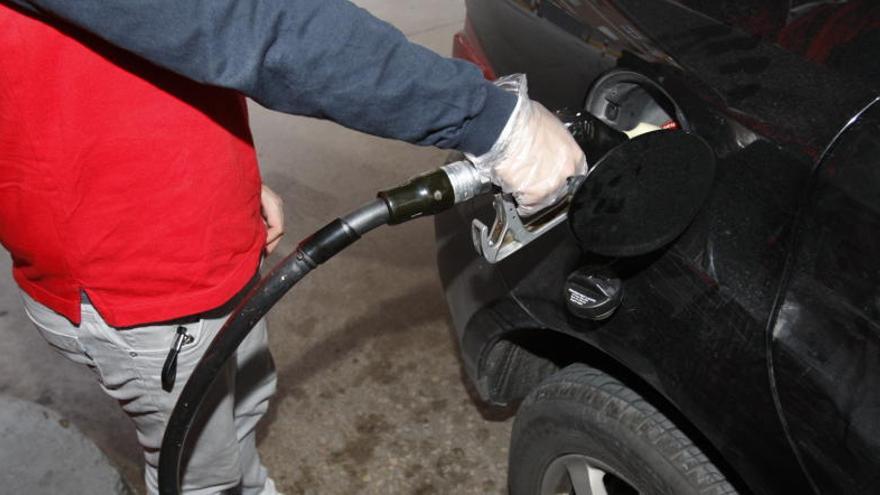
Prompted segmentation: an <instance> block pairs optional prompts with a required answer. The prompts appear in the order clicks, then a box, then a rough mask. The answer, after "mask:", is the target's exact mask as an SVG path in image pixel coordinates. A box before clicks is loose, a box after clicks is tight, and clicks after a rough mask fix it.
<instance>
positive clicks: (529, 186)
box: [466, 74, 587, 216]
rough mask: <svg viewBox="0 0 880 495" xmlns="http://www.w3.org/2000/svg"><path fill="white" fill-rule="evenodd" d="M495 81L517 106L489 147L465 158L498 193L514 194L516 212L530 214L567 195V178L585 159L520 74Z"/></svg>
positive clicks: (584, 170)
mask: <svg viewBox="0 0 880 495" xmlns="http://www.w3.org/2000/svg"><path fill="white" fill-rule="evenodd" d="M495 84H497V85H498V86H499V87H501V88H503V89H505V90H508V91H511V92H514V93H516V94H517V96H518V98H519V99H518V101H517V104H516V108H515V109H514V110H513V114H512V115H511V116H510V120H508V122H507V125H506V126H505V127H504V130H503V131H501V135H500V136H499V137H498V141H496V143H495V144H494V145H493V146H492V149H490V150H489V151H488V152H487V153H485V154H483V155H480V156H474V155H470V154H466V156H467V158H468V159H469V160H470V161H471V162H472V163H473V164H474V166H475V167H476V168H477V170H479V171H480V172H481V173H483V174H484V175H486V176H487V177H488V178H489V179H490V180H491V181H492V182H493V183H494V184H496V185H498V186H500V187H501V189H502V191H504V192H506V193H511V194H513V197H514V199H516V202H517V205H518V206H517V211H518V212H519V214H520V215H521V216H530V215H534V214H535V213H537V212H538V211H540V210H542V209H544V208H547V207H548V206H551V205H553V204H554V203H556V202H557V201H559V200H560V199H561V198H562V197H564V196H565V195H566V193H567V192H568V183H567V179H568V178H569V177H572V176H575V175H583V174H585V173H587V160H586V158H585V157H584V153H583V151H581V148H580V146H578V144H577V143H576V142H575V140H574V138H572V137H571V134H570V133H569V132H568V130H566V128H565V126H563V125H562V122H560V121H559V119H557V118H556V116H554V115H553V114H552V113H550V112H549V111H548V110H547V109H546V108H544V106H543V105H541V104H540V103H538V102H535V101H532V100H531V99H529V96H528V85H527V83H526V76H525V75H524V74H515V75H511V76H506V77H502V78H501V79H498V81H496V82H495Z"/></svg>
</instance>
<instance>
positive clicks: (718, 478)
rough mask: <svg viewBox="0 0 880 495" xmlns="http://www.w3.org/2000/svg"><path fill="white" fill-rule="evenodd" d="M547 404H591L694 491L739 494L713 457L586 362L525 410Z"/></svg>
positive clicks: (551, 381)
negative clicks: (642, 442)
mask: <svg viewBox="0 0 880 495" xmlns="http://www.w3.org/2000/svg"><path fill="white" fill-rule="evenodd" d="M547 401H566V402H576V403H578V404H582V405H585V404H589V405H588V406H585V407H591V408H592V409H593V410H594V411H596V412H598V413H600V414H602V415H604V416H606V417H608V418H611V419H614V420H616V421H618V422H619V424H621V425H623V426H625V427H626V428H627V429H629V430H630V431H632V432H633V433H635V434H636V435H638V436H640V437H642V438H644V439H647V440H648V442H649V443H650V444H651V445H653V446H654V447H655V448H656V449H657V451H659V452H660V453H662V454H663V457H665V458H666V460H667V462H669V463H670V464H671V465H672V466H673V468H674V469H676V470H677V471H678V472H680V473H681V474H682V475H683V476H684V477H685V479H686V480H687V481H688V483H689V484H691V485H692V486H693V487H694V489H695V493H698V494H700V495H736V494H737V493H738V492H737V490H736V489H735V488H734V487H733V486H732V485H731V484H730V483H729V482H728V481H727V479H726V478H725V477H724V475H723V474H722V473H721V472H720V471H719V470H718V468H717V467H716V466H715V465H714V464H713V463H712V462H711V461H710V460H709V458H708V457H706V455H705V454H704V453H703V452H702V451H701V450H700V449H699V448H698V447H697V446H696V445H694V444H693V443H692V442H691V440H690V439H689V438H688V437H687V436H686V435H685V434H684V432H682V431H681V430H679V429H678V428H677V427H676V426H675V425H674V424H673V423H672V422H671V421H670V420H669V419H668V418H667V417H666V416H665V415H664V414H663V413H661V412H660V411H659V410H657V409H656V408H655V407H654V406H653V405H651V404H650V403H649V402H648V401H646V400H645V399H644V398H642V397H641V396H640V395H639V394H637V393H636V392H635V391H634V390H632V389H630V388H629V387H627V386H626V385H624V384H623V383H621V382H620V381H618V380H617V379H615V378H614V377H612V376H610V375H608V374H606V373H604V372H602V371H599V370H597V369H595V368H592V367H589V366H586V365H583V364H574V365H570V366H568V367H566V368H564V369H562V370H560V371H559V372H557V373H556V374H554V375H553V376H551V377H550V378H548V379H547V380H545V381H544V382H543V383H541V384H540V385H539V386H537V387H536V388H535V389H534V390H533V391H532V392H531V393H530V394H529V395H528V396H527V397H526V398H525V399H524V400H523V403H522V405H521V406H520V407H521V410H522V409H524V408H529V407H532V406H534V405H535V404H537V403H541V402H547ZM597 406H598V407H597ZM514 430H516V426H514Z"/></svg>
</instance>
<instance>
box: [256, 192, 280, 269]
mask: <svg viewBox="0 0 880 495" xmlns="http://www.w3.org/2000/svg"><path fill="white" fill-rule="evenodd" d="M260 210H261V214H262V215H263V222H265V223H266V254H272V251H273V250H274V249H275V248H276V247H278V243H280V242H281V236H283V235H284V201H283V200H282V199H281V197H280V196H278V195H277V194H275V191H273V190H271V189H269V188H268V187H266V185H265V184H263V187H262V190H261V191H260Z"/></svg>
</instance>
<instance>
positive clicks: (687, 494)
mask: <svg viewBox="0 0 880 495" xmlns="http://www.w3.org/2000/svg"><path fill="white" fill-rule="evenodd" d="M508 486H509V489H510V495H548V494H560V493H561V494H572V493H573V494H575V495H584V494H591V495H605V494H607V495H618V494H631V493H641V494H664V495H666V494H668V495H732V494H736V493H737V491H736V490H735V489H734V487H733V486H731V485H730V483H728V481H727V480H726V479H725V477H724V475H723V474H722V473H721V472H720V471H719V470H718V469H717V468H716V467H715V465H713V464H712V462H711V461H710V460H709V459H708V458H707V457H706V456H705V455H704V454H703V452H702V451H701V450H700V449H699V448H698V447H697V446H696V445H694V443H693V442H691V440H690V439H689V438H688V437H687V436H686V435H685V434H684V433H683V432H682V431H681V430H679V429H678V428H677V427H676V426H675V425H673V424H672V422H671V421H670V420H669V419H668V418H667V417H666V416H664V415H663V414H662V413H660V412H659V411H658V410H657V409H656V408H654V407H653V406H652V405H651V404H649V403H648V402H647V401H646V400H645V399H643V398H642V397H641V396H640V395H639V394H637V393H636V392H634V391H633V390H631V389H630V388H628V387H626V386H625V385H623V384H622V383H621V382H620V381H618V380H616V379H615V378H613V377H611V376H609V375H607V374H605V373H603V372H602V371H599V370H597V369H594V368H590V367H588V366H585V365H580V364H576V365H572V366H569V367H567V368H565V369H563V370H561V371H559V372H557V373H556V374H554V375H553V376H551V377H550V378H548V379H547V380H545V381H544V382H543V383H541V384H540V385H539V386H537V387H536V388H535V389H534V390H533V391H532V392H531V393H530V394H529V395H528V397H526V399H525V400H524V401H523V403H522V405H521V406H520V410H519V412H518V413H517V417H516V420H515V421H514V425H513V433H512V436H511V446H510V459H509V472H508ZM603 490H604V491H603Z"/></svg>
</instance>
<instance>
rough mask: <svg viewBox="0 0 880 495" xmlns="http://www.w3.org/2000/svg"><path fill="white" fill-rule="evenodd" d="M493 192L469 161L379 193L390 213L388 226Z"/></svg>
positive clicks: (437, 211)
mask: <svg viewBox="0 0 880 495" xmlns="http://www.w3.org/2000/svg"><path fill="white" fill-rule="evenodd" d="M491 190H492V184H491V183H490V182H489V181H488V179H486V178H484V177H483V176H482V175H481V174H480V173H479V172H477V170H476V169H475V168H474V166H473V165H471V164H470V163H468V162H466V161H460V162H455V163H450V164H449V165H445V166H443V167H440V168H438V169H436V170H433V171H431V172H428V173H425V174H422V175H418V176H416V177H413V178H412V179H410V180H409V181H407V182H406V183H405V184H401V185H399V186H397V187H394V188H391V189H386V190H384V191H380V192H379V197H380V198H382V199H383V200H384V201H385V204H386V205H387V206H388V211H389V212H390V219H389V221H388V224H389V225H396V224H400V223H404V222H407V221H409V220H412V219H414V218H419V217H422V216H426V215H434V214H437V213H440V212H441V211H444V210H447V209H449V208H451V207H452V206H453V205H455V204H457V203H461V202H463V201H467V200H470V199H472V198H474V197H475V196H477V195H479V194H483V193H486V192H489V191H491Z"/></svg>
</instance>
